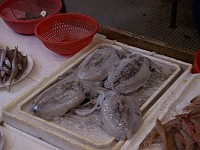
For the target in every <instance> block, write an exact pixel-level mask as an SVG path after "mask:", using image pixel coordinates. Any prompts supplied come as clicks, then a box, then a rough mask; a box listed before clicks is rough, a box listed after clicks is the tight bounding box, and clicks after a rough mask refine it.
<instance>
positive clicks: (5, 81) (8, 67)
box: [0, 47, 28, 90]
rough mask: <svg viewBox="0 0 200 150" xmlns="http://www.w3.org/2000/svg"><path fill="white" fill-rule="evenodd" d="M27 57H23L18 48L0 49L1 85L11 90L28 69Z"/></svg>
mask: <svg viewBox="0 0 200 150" xmlns="http://www.w3.org/2000/svg"><path fill="white" fill-rule="evenodd" d="M27 64H28V63H27V56H23V54H22V53H21V52H19V51H18V47H15V48H14V49H9V47H7V48H6V49H4V48H1V49H0V85H5V86H6V87H7V89H8V90H10V85H11V84H12V82H15V81H17V80H18V79H19V78H20V77H21V76H22V74H23V73H24V71H25V70H26V67H27Z"/></svg>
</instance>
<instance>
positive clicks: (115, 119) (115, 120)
mask: <svg viewBox="0 0 200 150" xmlns="http://www.w3.org/2000/svg"><path fill="white" fill-rule="evenodd" d="M101 113H102V122H103V124H104V126H105V129H106V131H107V132H108V133H109V134H110V135H112V136H114V137H115V139H116V140H126V139H130V138H132V136H133V134H134V133H135V132H136V131H138V129H139V128H140V126H141V124H142V122H143V120H142V115H141V111H140V108H139V106H138V105H137V104H136V102H135V101H134V100H133V99H132V98H130V97H128V96H123V95H119V94H117V93H115V92H108V93H106V94H105V97H104V100H103V101H102V104H101Z"/></svg>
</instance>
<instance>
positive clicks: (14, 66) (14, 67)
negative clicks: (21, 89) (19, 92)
mask: <svg viewBox="0 0 200 150" xmlns="http://www.w3.org/2000/svg"><path fill="white" fill-rule="evenodd" d="M17 55H18V47H15V51H14V57H13V59H12V69H11V74H10V77H9V80H8V85H7V88H8V91H9V90H10V85H11V83H12V80H13V79H14V77H15V76H16V75H17V73H18V70H19V69H18V59H17Z"/></svg>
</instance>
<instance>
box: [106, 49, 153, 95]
mask: <svg viewBox="0 0 200 150" xmlns="http://www.w3.org/2000/svg"><path fill="white" fill-rule="evenodd" d="M151 64H152V62H151V60H150V59H149V58H147V57H144V56H142V55H140V54H136V53H135V54H132V55H131V56H130V57H129V58H124V59H122V60H121V61H120V63H119V65H117V66H116V67H113V68H112V70H111V71H110V72H109V76H108V79H107V80H106V82H105V87H106V88H111V89H112V90H113V91H116V92H119V93H130V92H133V91H136V90H137V89H139V88H140V87H141V86H142V85H144V83H145V82H146V81H147V80H148V79H149V78H150V75H151V71H152V65H151Z"/></svg>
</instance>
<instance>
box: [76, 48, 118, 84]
mask: <svg viewBox="0 0 200 150" xmlns="http://www.w3.org/2000/svg"><path fill="white" fill-rule="evenodd" d="M118 53H119V52H118V51H117V50H116V49H114V48H109V47H103V48H100V49H96V50H95V51H94V52H92V53H91V54H90V55H89V56H88V57H86V58H85V59H84V60H83V61H82V63H81V64H80V65H79V68H78V78H79V79H81V80H87V81H96V82H100V81H103V80H104V79H106V78H107V76H108V72H109V70H110V68H112V66H113V65H115V64H116V63H119V61H120V55H118Z"/></svg>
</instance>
